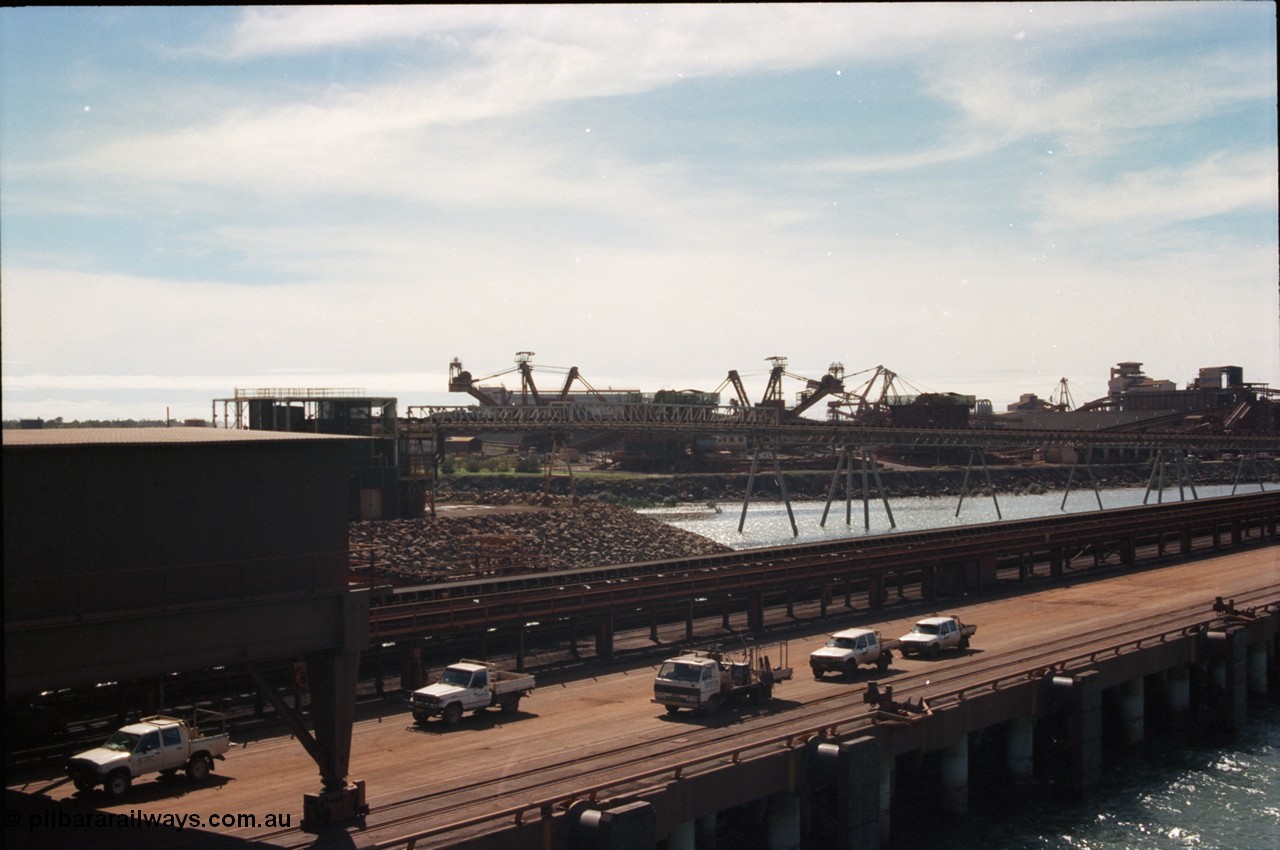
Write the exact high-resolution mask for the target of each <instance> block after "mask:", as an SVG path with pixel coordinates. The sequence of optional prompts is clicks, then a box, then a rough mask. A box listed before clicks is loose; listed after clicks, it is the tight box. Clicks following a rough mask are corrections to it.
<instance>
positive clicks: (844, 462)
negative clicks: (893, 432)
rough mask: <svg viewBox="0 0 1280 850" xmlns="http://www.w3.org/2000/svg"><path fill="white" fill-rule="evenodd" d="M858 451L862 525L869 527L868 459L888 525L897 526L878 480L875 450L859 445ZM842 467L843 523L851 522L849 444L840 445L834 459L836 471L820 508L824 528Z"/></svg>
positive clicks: (851, 489) (851, 469)
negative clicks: (836, 459)
mask: <svg viewBox="0 0 1280 850" xmlns="http://www.w3.org/2000/svg"><path fill="white" fill-rule="evenodd" d="M859 452H860V453H861V455H862V527H863V528H864V529H866V530H868V531H869V530H870V529H871V506H870V494H869V493H868V491H867V462H868V460H870V463H871V473H872V474H873V475H875V478H876V492H877V493H878V494H879V496H880V501H881V502H883V503H884V512H885V513H886V514H887V515H888V517H889V527H890V528H897V527H898V525H897V523H895V522H894V521H893V508H891V507H889V497H888V496H887V495H885V492H884V483H883V482H882V481H881V480H880V465H879V464H878V463H877V462H876V450H875V448H874V447H872V446H861V447H859ZM842 469H843V470H844V473H845V478H844V524H845V525H852V524H853V449H852V448H851V447H850V446H841V448H840V459H839V460H838V461H836V471H835V472H834V473H833V474H832V476H831V489H829V490H828V491H827V504H826V506H825V507H824V508H823V509H822V522H821V525H822V526H823V527H824V528H825V527H826V525H827V513H828V512H829V511H830V510H831V502H832V501H833V500H834V499H835V495H836V484H837V483H839V481H840V471H841V470H842Z"/></svg>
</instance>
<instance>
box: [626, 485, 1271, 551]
mask: <svg viewBox="0 0 1280 850" xmlns="http://www.w3.org/2000/svg"><path fill="white" fill-rule="evenodd" d="M1265 487H1266V489H1267V490H1275V489H1276V487H1277V485H1276V484H1274V483H1268V484H1266V485H1265ZM1259 489H1260V488H1259V485H1258V484H1257V483H1256V482H1255V483H1252V484H1249V485H1248V486H1246V485H1244V484H1241V485H1240V486H1239V487H1238V488H1237V489H1236V492H1237V493H1251V492H1252V493H1256V492H1258V491H1259ZM1230 493H1231V485H1230V484H1212V485H1204V486H1199V485H1198V486H1197V487H1196V494H1197V495H1198V496H1199V497H1200V498H1202V499H1204V498H1209V497H1212V496H1226V495H1230ZM1062 494H1063V491H1061V490H1057V491H1050V492H1048V493H1043V494H1040V495H1023V496H1014V495H1002V494H999V493H997V494H996V498H997V500H998V503H999V508H1000V516H999V517H998V516H997V515H996V502H994V501H993V500H992V498H991V497H990V496H966V497H965V499H964V503H963V504H960V500H959V497H958V496H952V497H946V498H924V497H909V498H898V499H891V500H890V501H889V507H890V509H891V510H892V511H893V519H894V522H896V523H897V527H896V528H890V526H889V517H888V514H887V513H886V512H885V509H884V505H883V503H881V502H879V501H873V502H871V503H870V505H869V512H868V514H869V518H870V525H871V528H870V530H869V531H867V530H864V529H863V508H862V501H861V499H858V500H856V501H854V502H853V504H852V522H851V523H850V524H848V525H846V524H845V506H844V502H843V501H840V500H837V501H834V502H832V503H831V508H830V511H828V513H827V524H826V526H825V527H824V526H823V525H822V513H823V508H824V506H825V504H826V502H825V500H824V501H817V502H792V503H791V508H792V513H793V514H794V515H795V520H796V527H797V529H798V530H799V532H800V533H799V536H793V535H792V531H791V523H790V520H788V518H787V509H786V506H784V505H782V504H781V503H776V502H759V501H753V502H752V503H751V504H750V505H749V506H748V508H747V519H746V522H745V523H744V524H743V529H742V532H741V533H739V532H738V523H739V520H740V519H741V518H742V502H719V503H717V505H716V507H717V508H718V509H719V512H716V510H714V509H712V508H710V507H708V506H707V505H704V504H697V505H681V506H678V507H674V508H651V509H646V510H642V511H640V513H643V514H646V515H648V516H651V517H653V518H654V519H658V520H661V521H663V522H665V523H668V524H670V525H673V526H675V527H677V528H683V529H685V530H687V531H692V532H695V533H697V534H701V535H702V536H703V537H709V538H711V539H712V540H714V541H716V542H717V543H722V544H724V545H726V546H729V547H731V548H734V549H751V548H757V547H761V546H781V545H783V544H786V543H795V542H802V543H809V542H818V541H822V540H836V539H839V538H842V537H861V536H864V535H867V534H886V533H889V532H891V531H922V530H925V529H930V528H948V527H951V526H959V525H972V524H974V523H982V522H995V521H996V520H997V519H999V518H1003V519H1030V518H1033V517H1038V516H1058V515H1060V514H1062V513H1063V510H1062V509H1061V505H1062ZM1185 495H1186V498H1187V499H1188V500H1189V499H1191V491H1190V489H1187V490H1186V491H1185ZM1144 496H1145V497H1146V498H1147V501H1148V503H1149V504H1155V503H1156V501H1157V499H1158V498H1159V496H1158V495H1157V493H1155V492H1152V493H1151V494H1150V495H1149V496H1147V495H1146V488H1145V487H1129V488H1121V489H1115V490H1103V491H1101V497H1102V507H1103V509H1108V508H1122V507H1132V506H1134V505H1141V504H1142V500H1143V498H1144ZM1163 499H1164V501H1165V502H1166V503H1168V502H1176V501H1178V499H1179V493H1178V489H1177V488H1176V487H1175V488H1172V489H1167V488H1166V489H1165V490H1164V492H1163ZM957 507H959V509H960V516H959V517H957V516H956V515H955V514H956V508H957ZM1096 510H1098V497H1097V496H1095V495H1094V492H1093V491H1092V490H1090V489H1088V488H1085V489H1083V490H1080V489H1073V490H1072V491H1071V493H1070V494H1069V495H1068V496H1067V503H1066V513H1079V512H1082V511H1096Z"/></svg>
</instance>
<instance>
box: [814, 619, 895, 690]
mask: <svg viewBox="0 0 1280 850" xmlns="http://www.w3.org/2000/svg"><path fill="white" fill-rule="evenodd" d="M897 646H898V642H897V641H896V640H888V641H884V640H881V639H880V633H879V632H877V631H873V630H872V629H845V630H844V631H842V632H836V633H835V634H833V635H832V636H831V637H830V639H828V640H827V644H826V646H824V647H822V648H821V649H815V650H814V651H813V652H811V653H810V654H809V669H811V670H812V671H813V678H815V679H821V678H822V674H823V673H838V674H840V675H842V676H852V675H854V674H855V673H857V672H858V666H859V665H861V664H874V665H875V666H876V669H877V670H880V671H881V672H884V671H885V670H888V669H889V665H890V664H891V663H892V662H893V650H894V649H895V648H897Z"/></svg>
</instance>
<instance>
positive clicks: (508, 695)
mask: <svg viewBox="0 0 1280 850" xmlns="http://www.w3.org/2000/svg"><path fill="white" fill-rule="evenodd" d="M533 687H534V679H533V676H532V675H530V674H527V673H513V672H510V671H508V670H499V669H498V668H497V666H496V665H494V664H491V663H489V662H487V661H472V660H469V659H466V658H464V659H463V660H461V661H459V662H458V663H457V664H450V665H449V666H448V667H446V668H444V673H442V674H441V675H440V679H439V681H437V682H436V683H435V684H433V685H428V686H427V687H425V688H419V689H418V690H416V691H414V692H413V694H412V695H411V696H410V697H409V706H410V708H412V710H413V719H414V720H415V721H417V722H418V723H420V724H421V723H426V722H427V719H428V718H430V717H435V716H436V715H439V716H440V717H441V719H443V720H444V722H445V723H446V724H447V725H449V726H453V725H455V724H457V723H458V721H460V720H462V714H463V712H466V711H476V712H479V711H484V710H485V709H486V708H488V707H489V706H491V705H496V706H497V707H498V708H499V710H501V711H502V713H503V714H514V713H515V712H517V711H519V709H520V698H521V697H524V696H528V695H529V694H530V693H532V692H533Z"/></svg>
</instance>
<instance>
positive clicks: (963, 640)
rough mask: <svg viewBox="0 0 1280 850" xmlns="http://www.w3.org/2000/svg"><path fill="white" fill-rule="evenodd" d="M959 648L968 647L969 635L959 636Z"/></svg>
mask: <svg viewBox="0 0 1280 850" xmlns="http://www.w3.org/2000/svg"><path fill="white" fill-rule="evenodd" d="M960 648H961V649H968V648H969V637H968V635H966V636H964V637H962V638H960Z"/></svg>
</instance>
